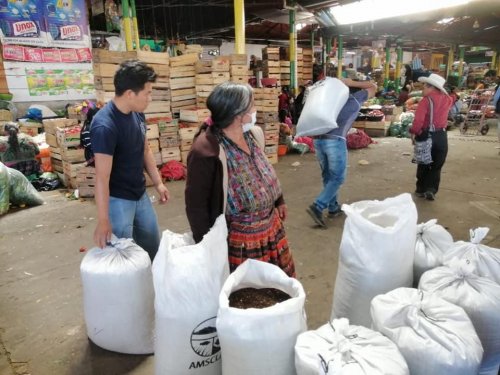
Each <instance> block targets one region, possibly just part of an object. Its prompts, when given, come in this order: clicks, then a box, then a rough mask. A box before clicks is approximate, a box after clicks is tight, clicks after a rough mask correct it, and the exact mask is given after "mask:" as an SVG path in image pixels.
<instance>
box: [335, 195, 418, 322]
mask: <svg viewBox="0 0 500 375" xmlns="http://www.w3.org/2000/svg"><path fill="white" fill-rule="evenodd" d="M342 210H343V211H344V212H345V213H346V215H347V219H346V221H345V224H344V231H343V233H342V241H341V243H340V260H339V267H338V271H337V279H336V281H335V292H334V294H333V309H332V316H331V319H330V320H333V319H336V318H347V319H349V321H350V322H351V324H355V325H362V326H365V327H370V326H371V318H370V302H371V300H372V298H373V297H375V296H376V295H378V294H383V293H387V292H389V291H391V290H393V289H395V288H399V287H402V286H408V287H409V286H411V285H412V280H413V255H414V252H415V236H416V233H417V209H416V207H415V203H413V200H412V199H411V196H410V194H401V195H399V196H397V197H394V198H387V199H385V200H383V201H361V202H357V203H353V204H351V205H346V204H344V205H342Z"/></svg>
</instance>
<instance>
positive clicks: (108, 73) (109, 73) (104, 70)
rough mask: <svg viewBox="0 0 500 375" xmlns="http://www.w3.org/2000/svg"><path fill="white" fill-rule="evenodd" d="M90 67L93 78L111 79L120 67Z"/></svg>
mask: <svg viewBox="0 0 500 375" xmlns="http://www.w3.org/2000/svg"><path fill="white" fill-rule="evenodd" d="M92 67H93V70H94V76H99V77H110V78H112V77H114V76H115V73H116V71H117V70H118V68H119V67H120V66H119V65H118V64H108V63H94V64H93V65H92Z"/></svg>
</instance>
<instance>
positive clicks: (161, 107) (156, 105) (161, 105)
mask: <svg viewBox="0 0 500 375" xmlns="http://www.w3.org/2000/svg"><path fill="white" fill-rule="evenodd" d="M159 112H170V102H169V101H167V100H159V101H155V102H151V103H149V105H148V107H147V108H146V109H145V110H144V113H159Z"/></svg>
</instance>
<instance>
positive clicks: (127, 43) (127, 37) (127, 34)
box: [122, 0, 134, 51]
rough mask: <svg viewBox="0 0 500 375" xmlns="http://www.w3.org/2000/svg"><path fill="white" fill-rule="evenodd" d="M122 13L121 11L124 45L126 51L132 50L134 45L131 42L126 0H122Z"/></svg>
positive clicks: (130, 26)
mask: <svg viewBox="0 0 500 375" xmlns="http://www.w3.org/2000/svg"><path fill="white" fill-rule="evenodd" d="M122 13H123V29H124V30H123V31H124V33H125V46H126V47H127V51H133V50H134V45H133V42H132V25H131V20H130V8H129V4H128V0H122Z"/></svg>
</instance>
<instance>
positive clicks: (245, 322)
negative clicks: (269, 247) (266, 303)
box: [217, 259, 307, 375]
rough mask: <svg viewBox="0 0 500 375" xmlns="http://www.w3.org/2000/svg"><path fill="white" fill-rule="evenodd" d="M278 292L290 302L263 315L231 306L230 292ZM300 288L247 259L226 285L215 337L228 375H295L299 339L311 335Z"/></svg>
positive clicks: (271, 267)
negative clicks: (271, 289) (244, 289)
mask: <svg viewBox="0 0 500 375" xmlns="http://www.w3.org/2000/svg"><path fill="white" fill-rule="evenodd" d="M243 288H257V289H261V288H275V289H279V290H281V291H283V292H285V293H287V294H288V295H289V296H290V297H291V298H290V299H288V300H286V301H283V302H281V303H278V304H276V305H274V306H270V307H267V308H264V309H254V308H251V309H238V308H234V307H230V306H229V296H230V295H231V293H232V292H234V291H237V290H239V289H243ZM304 301H305V293H304V288H303V287H302V284H301V283H300V282H299V281H298V280H296V279H294V278H291V277H288V276H287V274H286V273H285V272H283V271H282V270H281V269H280V268H279V267H277V266H275V265H273V264H270V263H265V262H261V261H258V260H253V259H248V260H246V261H245V262H244V263H243V264H242V265H240V266H239V267H238V268H237V269H236V271H234V272H233V273H232V274H231V275H230V276H229V277H228V278H227V280H226V282H225V283H224V287H223V288H222V291H221V294H220V298H219V303H220V307H219V313H218V315H217V332H218V334H219V339H220V343H221V348H222V373H223V374H224V375H236V374H238V375H257V374H259V375H261V374H262V375H271V374H272V375H293V374H295V364H294V347H295V342H296V340H297V336H298V335H299V334H300V333H302V332H304V331H305V330H306V329H307V325H306V315H305V310H304Z"/></svg>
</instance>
